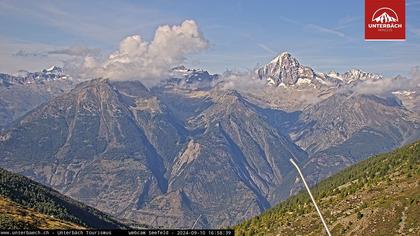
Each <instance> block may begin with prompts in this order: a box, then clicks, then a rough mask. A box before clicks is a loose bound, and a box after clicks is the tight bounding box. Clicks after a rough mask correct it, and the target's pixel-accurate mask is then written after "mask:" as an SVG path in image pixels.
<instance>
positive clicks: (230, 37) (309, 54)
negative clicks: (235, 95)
mask: <svg viewBox="0 0 420 236" xmlns="http://www.w3.org/2000/svg"><path fill="white" fill-rule="evenodd" d="M406 2H407V4H406V5H407V40H406V41H405V42H365V41H364V39H363V34H364V29H363V20H364V12H363V9H364V1H361V0H355V1H330V0H317V1H313V0H306V1H303V0H301V1H226V0H225V1H218V0H209V1H197V0H195V1H193V0H177V1H42V0H40V1H8V0H3V1H1V2H0V29H1V32H2V33H1V35H0V43H1V44H0V60H1V63H0V71H3V72H12V71H16V70H17V69H29V70H37V69H41V68H43V67H47V66H49V65H52V64H59V63H60V62H61V60H64V59H63V58H62V57H60V56H59V55H47V54H45V52H47V51H51V50H58V49H64V48H68V47H75V46H77V47H88V48H94V49H98V50H99V49H100V50H101V52H102V54H107V53H110V52H112V51H114V50H115V49H116V48H117V47H118V44H119V42H120V41H121V40H122V39H123V38H124V37H126V36H129V35H133V34H139V35H141V36H142V37H143V38H145V39H146V40H151V39H152V38H153V35H154V31H155V29H156V28H157V27H158V26H159V25H162V24H169V25H174V24H180V23H181V22H182V21H184V20H186V19H192V20H194V21H195V22H196V23H197V24H198V25H199V29H200V31H201V32H202V33H203V34H204V37H205V38H206V39H207V40H208V41H209V43H210V47H209V48H208V49H207V50H206V51H204V52H201V53H199V54H197V55H191V56H190V57H189V58H188V60H187V62H186V64H187V65H188V66H190V67H195V68H203V69H207V70H209V71H210V72H213V73H221V72H223V71H224V70H226V69H233V70H247V69H252V68H254V67H255V66H256V65H257V64H264V63H266V62H268V61H269V60H270V59H271V58H273V57H274V56H276V54H278V53H280V52H283V51H288V52H290V53H291V54H292V55H294V56H295V57H297V58H298V59H299V60H300V62H301V63H302V64H304V65H309V66H312V67H313V68H315V69H316V70H318V71H323V72H328V71H329V70H332V69H335V70H337V71H339V72H344V71H346V70H348V69H351V68H361V69H363V70H366V71H371V72H376V73H382V74H385V75H389V76H393V75H397V74H406V73H407V72H408V71H409V70H410V68H412V67H413V66H416V65H420V63H419V59H420V0H406ZM18 52H21V53H18Z"/></svg>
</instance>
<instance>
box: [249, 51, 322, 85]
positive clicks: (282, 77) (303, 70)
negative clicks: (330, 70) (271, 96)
mask: <svg viewBox="0 0 420 236" xmlns="http://www.w3.org/2000/svg"><path fill="white" fill-rule="evenodd" d="M256 73H257V75H258V77H259V78H260V79H265V80H267V82H268V83H269V84H272V85H274V86H279V85H280V84H282V83H283V84H284V85H286V86H288V85H293V84H296V82H297V81H298V80H299V79H300V78H301V79H309V80H312V79H313V78H314V77H315V74H314V72H313V70H312V69H311V68H309V67H306V66H302V65H300V63H299V61H298V60H297V59H296V58H294V57H293V56H292V55H291V54H290V53H288V52H283V53H281V54H280V55H278V56H277V57H275V58H274V59H273V60H271V62H270V63H268V64H266V65H264V66H262V67H260V68H259V69H258V70H257V71H256Z"/></svg>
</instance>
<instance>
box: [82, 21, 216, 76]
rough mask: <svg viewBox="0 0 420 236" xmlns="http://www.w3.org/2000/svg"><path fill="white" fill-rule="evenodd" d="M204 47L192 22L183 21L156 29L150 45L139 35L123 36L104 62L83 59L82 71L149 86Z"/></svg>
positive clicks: (206, 44)
mask: <svg viewBox="0 0 420 236" xmlns="http://www.w3.org/2000/svg"><path fill="white" fill-rule="evenodd" d="M208 45H209V44H208V41H207V40H206V39H205V38H204V36H203V35H202V34H201V32H200V31H199V29H198V26H197V24H196V23H195V21H193V20H186V21H184V22H182V24H181V25H174V26H169V25H163V26H159V27H158V28H157V29H156V32H155V35H154V38H153V40H151V41H150V42H148V41H146V40H144V39H143V38H142V37H141V36H140V35H132V36H129V37H126V38H124V39H123V40H122V41H121V42H120V44H119V48H118V50H116V51H115V52H113V53H111V54H110V55H109V56H108V57H107V58H105V60H99V61H98V60H95V58H93V57H89V58H85V60H84V63H83V64H82V67H83V68H82V69H85V70H84V71H86V70H89V71H92V70H93V71H94V74H95V75H96V76H100V77H104V78H110V79H115V80H127V79H139V80H142V82H145V83H146V84H151V83H154V82H156V81H158V80H159V79H161V78H165V77H166V76H167V75H168V72H169V70H170V69H171V68H172V67H174V66H177V65H179V64H182V63H184V62H185V60H186V56H187V55H189V54H193V53H198V52H200V51H202V50H204V49H206V48H207V47H208Z"/></svg>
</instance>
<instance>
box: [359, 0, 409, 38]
mask: <svg viewBox="0 0 420 236" xmlns="http://www.w3.org/2000/svg"><path fill="white" fill-rule="evenodd" d="M365 40H405V0H365Z"/></svg>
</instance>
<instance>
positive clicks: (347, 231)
mask: <svg viewBox="0 0 420 236" xmlns="http://www.w3.org/2000/svg"><path fill="white" fill-rule="evenodd" d="M312 190H313V193H314V197H315V198H316V201H317V203H318V204H319V206H320V209H321V211H322V213H323V215H324V218H325V219H326V221H327V224H328V226H329V228H330V230H331V233H332V234H333V235H369V236H374V235H420V221H419V219H420V142H416V143H414V144H411V145H407V146H404V147H402V148H399V149H397V150H395V151H392V152H390V153H386V154H381V155H377V156H374V157H371V158H369V159H368V160H365V161H362V162H360V163H358V164H356V165H354V166H352V167H350V168H347V169H345V170H343V171H341V172H340V173H338V174H336V175H334V176H331V177H329V178H327V179H325V180H323V181H321V182H320V183H319V184H317V185H316V186H315V187H313V188H312ZM235 230H236V234H237V235H324V234H325V232H324V231H323V228H322V224H321V221H320V219H319V217H318V215H317V214H316V211H315V208H314V206H313V205H312V203H311V202H310V199H309V196H308V195H307V193H306V192H300V193H299V194H297V195H296V196H293V197H291V198H289V199H288V200H286V201H284V202H282V203H280V204H278V205H277V206H275V207H274V208H272V209H270V210H268V211H266V212H265V213H263V214H261V215H260V216H257V217H254V218H252V219H250V220H247V221H245V222H243V223H241V224H239V225H237V226H235Z"/></svg>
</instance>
